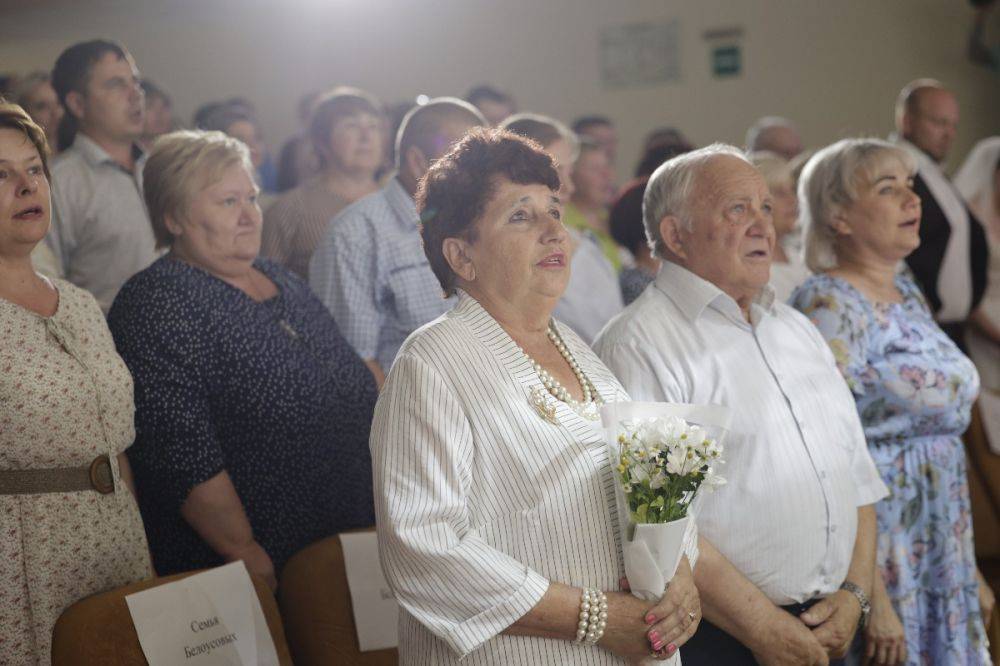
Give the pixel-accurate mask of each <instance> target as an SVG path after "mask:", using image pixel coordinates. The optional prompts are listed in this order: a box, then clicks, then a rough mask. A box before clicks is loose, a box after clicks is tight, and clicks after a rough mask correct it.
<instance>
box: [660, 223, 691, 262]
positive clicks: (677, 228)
mask: <svg viewBox="0 0 1000 666" xmlns="http://www.w3.org/2000/svg"><path fill="white" fill-rule="evenodd" d="M686 233H687V229H686V228H685V227H684V222H683V221H681V219H680V218H679V217H677V216H676V215H667V216H665V217H664V218H663V219H662V220H660V237H661V238H662V239H663V244H664V245H666V246H667V250H669V251H670V253H671V254H673V255H674V256H676V257H678V258H680V259H687V254H686V253H685V251H684V236H685V234H686Z"/></svg>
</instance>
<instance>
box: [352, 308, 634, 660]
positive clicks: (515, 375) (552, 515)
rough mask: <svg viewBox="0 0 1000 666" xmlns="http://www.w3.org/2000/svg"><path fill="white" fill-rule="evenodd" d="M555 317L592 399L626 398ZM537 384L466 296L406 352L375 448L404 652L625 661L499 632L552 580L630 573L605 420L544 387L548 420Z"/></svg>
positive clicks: (387, 394) (613, 585)
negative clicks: (552, 416)
mask: <svg viewBox="0 0 1000 666" xmlns="http://www.w3.org/2000/svg"><path fill="white" fill-rule="evenodd" d="M557 326H558V327H559V331H560V333H561V334H562V336H563V337H564V339H565V341H566V344H567V346H568V347H569V348H570V350H571V352H572V353H573V355H574V356H575V357H576V359H577V361H578V362H579V363H580V366H581V367H582V368H583V371H584V372H585V373H586V375H587V377H588V378H589V379H590V380H591V381H592V382H593V384H594V386H595V387H596V388H597V390H598V392H599V393H600V394H601V397H602V398H604V400H605V401H607V402H612V401H621V400H627V399H628V396H627V395H626V394H625V392H624V390H622V387H621V385H620V384H619V383H618V381H617V380H616V379H615V378H614V377H613V376H612V375H611V373H610V372H608V370H607V368H605V367H604V365H603V364H602V363H601V362H600V360H598V359H597V357H596V356H595V355H594V354H593V352H591V351H590V349H589V348H588V347H587V346H586V345H585V344H584V343H583V342H582V341H581V340H580V339H579V338H578V337H577V336H576V335H574V334H573V333H572V332H571V331H569V330H568V329H567V328H566V327H564V326H562V325H561V324H557ZM541 386H542V384H541V382H540V380H539V379H538V376H537V375H536V374H535V372H534V370H533V369H532V366H531V362H530V361H529V360H528V359H527V357H525V355H524V354H523V353H522V352H521V350H520V349H519V348H518V346H517V345H516V344H515V343H514V341H513V340H512V339H511V338H510V336H508V335H507V333H506V332H504V330H503V329H502V328H501V327H500V325H499V324H498V323H497V322H496V320H494V319H493V318H492V317H491V316H490V315H489V313H487V312H486V311H485V310H484V309H483V308H482V307H481V306H480V305H479V303H478V302H477V301H476V300H475V299H473V298H471V297H470V296H468V295H465V294H462V295H461V298H460V300H459V302H458V304H457V305H456V307H455V308H454V309H453V310H452V311H450V312H449V313H447V314H446V315H444V316H443V317H441V318H439V319H438V320H436V321H435V322H433V323H431V324H429V325H427V326H425V327H423V328H421V329H420V330H419V331H417V332H416V333H414V334H413V335H412V336H410V338H409V339H408V340H407V341H406V343H405V344H404V345H403V347H402V349H401V350H400V352H399V356H398V357H397V359H396V363H395V365H394V366H393V368H392V371H391V372H390V373H389V377H388V379H387V381H386V384H385V387H384V389H383V391H382V394H381V396H380V397H379V401H378V405H377V406H376V409H375V421H374V424H373V426H372V435H371V447H372V463H373V470H374V487H375V512H376V519H377V523H378V537H379V550H380V553H381V558H382V568H383V570H384V571H385V575H386V579H387V580H388V581H389V584H390V585H391V586H392V588H393V590H394V591H395V594H396V597H397V599H398V600H399V603H400V609H401V610H400V630H399V654H400V661H401V663H403V664H434V665H437V664H457V663H461V664H463V666H464V665H467V664H468V665H479V664H505V665H509V664H561V663H565V664H619V663H623V662H622V661H621V660H619V659H617V658H616V657H615V656H614V655H612V654H611V653H609V652H607V651H605V650H603V649H600V648H594V647H584V646H581V645H576V644H574V643H572V642H569V641H559V640H551V639H541V638H532V637H524V636H505V635H499V634H500V632H502V631H503V630H504V629H505V628H507V627H508V626H510V625H511V624H513V623H514V622H515V621H517V620H518V619H519V618H521V617H522V616H523V615H525V614H526V613H527V612H528V611H529V610H531V608H532V607H533V606H534V605H535V604H536V603H537V602H538V601H539V600H540V599H541V598H542V596H543V595H544V594H545V592H546V590H547V589H548V584H549V581H550V580H551V581H558V582H561V583H565V584H568V585H573V586H577V587H582V586H587V587H596V588H600V589H603V590H616V589H618V581H619V578H620V577H621V576H622V575H623V573H624V569H623V564H622V556H621V546H620V543H618V541H617V539H618V531H617V528H618V519H617V516H616V513H615V504H614V502H615V499H614V486H613V485H612V484H613V483H614V478H613V475H612V473H611V468H610V465H609V461H608V447H607V445H606V444H605V439H604V434H603V432H602V429H601V427H600V423H599V422H591V421H588V420H586V419H584V418H583V417H581V416H579V415H578V414H576V413H575V412H574V411H572V410H571V409H570V408H569V407H568V406H566V405H565V404H564V403H561V402H557V401H555V399H553V398H551V397H550V396H548V394H547V393H546V394H545V395H546V398H547V400H548V401H549V402H550V403H551V404H554V405H555V406H556V414H557V418H558V424H553V423H550V422H549V421H547V420H546V419H544V418H543V417H542V416H541V415H540V414H539V413H538V412H537V411H536V410H535V408H533V407H532V405H531V403H530V401H529V394H530V393H531V391H532V389H534V388H541ZM460 657H464V658H463V659H462V661H461V662H459V661H458V660H459V658H460Z"/></svg>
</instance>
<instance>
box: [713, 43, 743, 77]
mask: <svg viewBox="0 0 1000 666" xmlns="http://www.w3.org/2000/svg"><path fill="white" fill-rule="evenodd" d="M742 69H743V54H742V51H741V50H740V47H739V46H718V47H716V48H714V49H712V74H714V75H715V76H717V77H725V76H739V74H740V71H741V70H742Z"/></svg>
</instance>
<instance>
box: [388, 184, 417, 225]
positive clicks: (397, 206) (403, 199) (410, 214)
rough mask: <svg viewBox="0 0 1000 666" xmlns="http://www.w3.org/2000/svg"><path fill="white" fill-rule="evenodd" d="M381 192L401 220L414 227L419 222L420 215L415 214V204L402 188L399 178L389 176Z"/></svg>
mask: <svg viewBox="0 0 1000 666" xmlns="http://www.w3.org/2000/svg"><path fill="white" fill-rule="evenodd" d="M382 192H384V193H385V199H386V201H388V202H389V206H390V207H391V208H392V210H393V211H394V212H395V213H396V217H397V218H399V220H401V221H406V222H412V223H413V225H414V227H416V225H417V223H419V222H420V217H419V216H418V215H417V204H416V202H415V201H413V197H411V196H410V194H409V192H407V191H406V190H404V189H403V186H402V185H401V184H400V182H399V178H397V177H396V176H393V177H391V178H390V179H389V182H388V183H386V184H385V187H383V188H382Z"/></svg>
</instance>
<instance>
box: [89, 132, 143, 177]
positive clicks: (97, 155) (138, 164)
mask: <svg viewBox="0 0 1000 666" xmlns="http://www.w3.org/2000/svg"><path fill="white" fill-rule="evenodd" d="M73 150H75V151H77V152H79V153H80V154H81V155H83V159H85V160H86V161H87V163H88V164H90V166H91V167H98V166H101V165H102V164H111V165H113V166H116V167H118V168H119V169H121V170H122V171H127V169H125V167H123V166H122V165H121V164H119V163H118V162H116V161H115V160H114V159H113V158H112V157H111V155H108V152H107V151H106V150H104V149H103V148H101V147H100V146H99V145H97V142H95V141H94V140H93V139H91V138H90V137H89V136H87V135H86V134H84V133H83V132H77V133H76V137H75V138H74V139H73ZM132 157H133V158H134V159H135V168H136V171H140V170H141V168H142V165H143V163H144V162H145V161H146V153H145V151H143V149H142V148H140V147H139V145H138V144H136V143H133V144H132Z"/></svg>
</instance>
